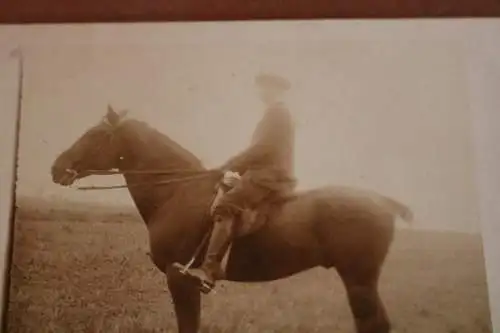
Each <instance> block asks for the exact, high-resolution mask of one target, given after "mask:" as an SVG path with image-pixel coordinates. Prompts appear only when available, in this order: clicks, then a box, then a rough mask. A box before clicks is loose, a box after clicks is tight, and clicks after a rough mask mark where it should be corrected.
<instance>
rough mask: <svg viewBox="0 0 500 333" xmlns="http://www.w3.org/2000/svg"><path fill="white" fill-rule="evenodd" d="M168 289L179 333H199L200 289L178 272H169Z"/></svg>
mask: <svg viewBox="0 0 500 333" xmlns="http://www.w3.org/2000/svg"><path fill="white" fill-rule="evenodd" d="M167 283H168V289H169V291H170V294H171V296H172V301H173V303H174V309H175V316H176V318H177V327H178V332H179V333H198V330H199V328H200V316H201V310H200V309H201V296H200V291H199V288H198V287H197V286H196V284H194V283H190V281H188V280H187V279H186V277H185V276H183V275H181V274H180V273H179V272H178V271H176V270H173V269H172V270H169V271H167Z"/></svg>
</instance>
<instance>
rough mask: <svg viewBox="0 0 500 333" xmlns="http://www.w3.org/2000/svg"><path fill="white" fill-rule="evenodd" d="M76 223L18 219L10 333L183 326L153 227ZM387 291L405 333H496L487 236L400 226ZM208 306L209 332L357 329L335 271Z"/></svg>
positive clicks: (230, 290)
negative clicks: (152, 256) (151, 248)
mask: <svg viewBox="0 0 500 333" xmlns="http://www.w3.org/2000/svg"><path fill="white" fill-rule="evenodd" d="M21 216H22V215H21ZM74 220H75V219H73V221H68V220H65V219H61V216H58V217H57V218H52V219H50V220H41V219H32V218H29V219H28V218H27V215H26V214H25V215H24V217H23V218H19V219H18V221H17V223H16V232H15V253H14V265H13V268H12V286H11V299H10V307H9V332H11V333H21V332H36V333H44V332H61V333H69V332H85V333H87V332H89V333H93V332H106V333H113V332H139V333H141V332H142V333H145V332H175V318H174V314H173V308H172V305H171V302H170V298H169V295H168V291H167V290H166V283H165V279H164V277H163V276H162V274H161V273H159V272H158V271H157V270H156V269H155V268H154V267H153V265H152V263H150V261H149V258H148V257H147V255H146V252H147V249H148V246H147V238H146V230H145V227H144V226H143V225H142V224H141V223H134V222H127V223H113V222H107V223H103V222H102V221H99V222H91V221H79V222H77V221H74ZM101 220H102V219H101ZM107 220H109V219H107ZM381 293H382V296H383V298H384V300H385V303H386V305H387V308H388V312H389V314H390V316H391V318H392V321H393V324H394V326H395V329H396V330H397V332H399V333H403V332H425V333H460V332H462V333H470V332H475V333H483V332H491V326H490V319H489V308H488V298H487V290H486V282H485V268H484V260H483V254H482V246H481V238H480V237H479V236H475V235H463V234H452V233H428V232H408V231H406V232H402V231H401V232H399V233H398V235H397V239H396V242H395V244H394V246H393V249H392V252H391V255H390V257H389V259H388V262H387V264H386V266H385V268H384V273H383V276H382V281H381ZM203 308H204V313H203V332H206V333H208V332H214V333H219V332H248V333H253V332H287V333H292V332H354V328H353V324H352V319H351V315H350V312H349V309H348V306H347V301H346V296H345V291H344V288H343V286H342V285H341V283H340V281H339V278H338V277H337V275H336V274H335V272H334V271H326V270H321V269H317V270H312V271H309V272H305V273H303V274H299V275H297V276H294V277H292V278H290V279H286V280H282V281H277V282H273V283H267V284H255V285H245V284H233V283H224V284H223V285H222V286H221V287H220V288H219V289H218V290H217V293H215V294H213V295H210V296H205V298H204V300H203Z"/></svg>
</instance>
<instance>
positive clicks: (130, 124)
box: [122, 119, 204, 169]
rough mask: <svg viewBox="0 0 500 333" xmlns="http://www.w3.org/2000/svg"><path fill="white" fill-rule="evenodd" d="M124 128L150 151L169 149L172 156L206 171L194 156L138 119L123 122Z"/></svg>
mask: <svg viewBox="0 0 500 333" xmlns="http://www.w3.org/2000/svg"><path fill="white" fill-rule="evenodd" d="M122 126H123V127H124V128H126V129H127V132H128V131H130V132H132V133H134V135H135V136H136V138H137V139H138V140H139V141H140V142H142V143H143V144H145V145H146V146H147V148H148V149H151V150H152V151H157V152H161V151H165V149H166V148H167V149H168V150H169V151H170V153H171V154H174V155H175V156H176V157H178V158H180V159H182V160H183V161H184V162H187V163H188V164H189V167H192V168H196V169H204V167H203V163H202V162H201V160H200V159H198V158H197V157H196V156H195V155H194V154H192V153H191V152H190V151H188V150H187V149H185V148H184V147H182V146H181V145H180V144H178V143H177V142H175V141H174V140H172V139H171V138H169V137H168V136H167V135H165V134H163V133H161V132H159V131H158V130H156V129H154V128H152V127H151V126H149V125H148V124H147V123H145V122H143V121H140V120H136V119H126V120H124V121H123V124H122Z"/></svg>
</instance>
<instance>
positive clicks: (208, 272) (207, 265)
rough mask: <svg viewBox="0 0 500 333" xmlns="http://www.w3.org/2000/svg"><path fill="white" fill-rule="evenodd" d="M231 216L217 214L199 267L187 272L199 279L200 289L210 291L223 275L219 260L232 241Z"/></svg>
mask: <svg viewBox="0 0 500 333" xmlns="http://www.w3.org/2000/svg"><path fill="white" fill-rule="evenodd" d="M232 232H233V218H232V217H222V216H217V217H216V218H215V221H214V227H213V230H212V234H211V236H210V241H209V243H208V248H207V252H206V254H205V259H204V261H203V263H202V265H201V267H200V268H191V269H189V270H188V274H189V275H190V276H192V277H194V278H196V279H198V280H199V282H200V285H201V290H202V291H203V292H205V293H208V292H210V291H211V290H212V289H213V288H214V287H215V282H216V281H217V280H219V279H220V278H221V276H222V275H223V269H222V268H221V261H222V259H223V258H224V254H225V253H226V251H227V250H228V248H229V245H230V244H231V241H232Z"/></svg>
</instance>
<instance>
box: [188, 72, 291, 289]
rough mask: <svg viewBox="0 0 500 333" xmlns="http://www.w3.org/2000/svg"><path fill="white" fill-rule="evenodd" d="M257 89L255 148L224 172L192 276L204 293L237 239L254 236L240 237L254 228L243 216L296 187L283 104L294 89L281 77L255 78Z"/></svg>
mask: <svg viewBox="0 0 500 333" xmlns="http://www.w3.org/2000/svg"><path fill="white" fill-rule="evenodd" d="M256 85H257V87H258V91H259V95H260V99H261V100H262V102H263V103H264V105H265V107H266V109H265V110H266V111H265V114H264V116H263V118H262V119H261V121H260V122H259V124H258V125H257V128H256V129H255V131H254V134H253V137H252V142H251V145H250V147H249V148H248V149H246V150H245V151H243V152H242V153H240V154H239V155H237V156H235V157H233V158H231V159H230V160H229V161H228V162H227V163H226V164H225V165H224V166H223V167H222V170H223V171H224V172H225V176H224V179H223V180H222V182H221V183H222V184H221V187H222V188H223V189H225V190H226V191H225V193H224V195H222V197H221V198H220V200H219V201H218V202H215V205H214V207H213V211H212V215H213V218H214V226H213V230H212V234H211V238H210V241H209V245H208V248H207V252H206V255H205V259H204V262H203V264H202V265H201V267H200V268H199V269H188V270H187V274H188V275H190V276H191V277H194V278H196V279H198V280H199V282H200V284H201V286H202V291H204V292H209V291H210V290H211V289H213V287H214V286H215V282H216V280H218V279H221V278H222V277H223V269H222V268H221V262H222V260H223V258H224V255H225V253H226V252H227V250H228V248H229V246H230V243H231V242H232V241H233V239H234V238H235V237H240V236H242V235H245V234H248V233H249V232H250V231H246V232H245V231H243V232H242V231H241V230H243V229H245V228H246V227H248V226H245V225H242V224H243V223H247V222H249V221H248V220H249V219H245V218H242V213H243V212H245V211H247V212H248V211H257V210H258V209H259V208H260V206H261V205H263V204H264V203H265V202H266V203H268V202H269V201H270V200H273V199H279V198H280V197H284V196H286V195H287V194H288V193H290V192H291V191H293V189H294V187H295V183H296V182H295V178H294V176H293V150H294V124H293V120H292V117H291V115H290V113H289V111H288V110H287V108H286V107H285V105H284V104H283V99H282V98H283V95H284V93H285V92H286V91H287V90H288V89H289V88H290V84H289V83H288V81H287V80H285V79H284V78H282V77H278V76H275V75H269V74H262V75H259V76H257V77H256ZM240 176H241V177H240ZM246 229H248V228H246Z"/></svg>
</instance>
